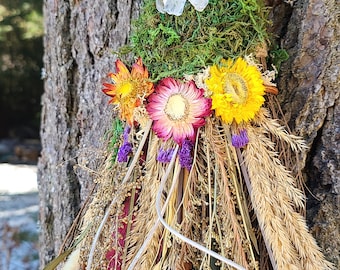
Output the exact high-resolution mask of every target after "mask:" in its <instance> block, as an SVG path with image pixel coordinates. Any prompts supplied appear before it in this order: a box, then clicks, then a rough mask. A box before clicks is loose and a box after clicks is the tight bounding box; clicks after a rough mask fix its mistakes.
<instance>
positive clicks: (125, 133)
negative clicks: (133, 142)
mask: <svg viewBox="0 0 340 270" xmlns="http://www.w3.org/2000/svg"><path fill="white" fill-rule="evenodd" d="M130 130H131V128H130V126H129V125H127V126H126V127H125V128H124V133H123V140H124V142H127V141H128V140H129V133H130Z"/></svg>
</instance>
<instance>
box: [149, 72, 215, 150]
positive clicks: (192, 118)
mask: <svg viewBox="0 0 340 270" xmlns="http://www.w3.org/2000/svg"><path fill="white" fill-rule="evenodd" d="M203 94H204V90H203V89H199V88H197V87H196V85H195V83H194V82H193V81H190V82H186V83H182V82H180V81H176V80H175V79H173V78H165V79H163V80H161V81H160V82H159V84H158V85H157V87H156V89H155V92H154V93H153V94H151V95H150V97H149V99H148V101H149V102H148V105H147V107H146V109H147V111H148V113H149V115H150V118H151V119H152V120H153V121H154V123H153V130H154V131H155V133H156V134H157V136H158V137H160V138H162V139H163V140H168V139H169V138H170V137H172V138H173V139H174V141H175V142H176V143H178V144H180V145H181V144H182V142H183V141H184V140H185V139H189V140H191V141H194V140H195V134H196V131H197V128H199V127H201V126H203V125H204V124H205V119H204V117H206V116H208V115H209V114H210V113H211V110H210V108H211V99H209V98H206V97H204V96H203Z"/></svg>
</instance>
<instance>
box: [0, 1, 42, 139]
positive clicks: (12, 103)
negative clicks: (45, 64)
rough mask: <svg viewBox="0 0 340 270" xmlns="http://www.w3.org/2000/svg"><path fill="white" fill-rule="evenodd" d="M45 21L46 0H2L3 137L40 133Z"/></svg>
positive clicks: (0, 91)
mask: <svg viewBox="0 0 340 270" xmlns="http://www.w3.org/2000/svg"><path fill="white" fill-rule="evenodd" d="M42 22H43V16H42V0H1V3H0V126H1V128H0V138H4V137H20V138H37V137H38V134H39V126H40V110H41V106H40V97H41V94H42V92H43V81H42V80H41V68H42V56H43V45H42V36H43V23H42Z"/></svg>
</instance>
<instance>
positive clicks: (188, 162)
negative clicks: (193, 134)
mask: <svg viewBox="0 0 340 270" xmlns="http://www.w3.org/2000/svg"><path fill="white" fill-rule="evenodd" d="M193 147H194V144H193V142H192V141H191V140H188V139H186V140H184V142H183V143H182V146H181V148H180V149H179V153H178V155H179V163H180V164H181V166H182V167H183V168H186V169H188V170H189V171H190V169H191V166H192V163H193V157H192V149H193Z"/></svg>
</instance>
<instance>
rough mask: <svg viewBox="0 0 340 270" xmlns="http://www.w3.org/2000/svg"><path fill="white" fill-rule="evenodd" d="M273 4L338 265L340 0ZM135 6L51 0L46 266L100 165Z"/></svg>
mask: <svg viewBox="0 0 340 270" xmlns="http://www.w3.org/2000/svg"><path fill="white" fill-rule="evenodd" d="M272 2H274V7H273V14H274V16H273V20H274V24H273V28H272V31H273V32H275V33H276V34H277V35H278V41H279V42H281V43H282V45H283V47H284V48H285V49H286V50H287V51H288V53H289V55H290V58H289V60H288V61H287V62H285V63H284V64H283V65H282V70H281V72H280V76H279V89H280V90H281V93H280V96H279V98H280V101H281V104H282V106H283V109H284V112H285V115H286V117H287V120H288V122H289V124H290V126H291V128H292V130H293V131H294V132H295V133H297V134H299V135H301V136H303V137H304V138H305V139H306V140H307V143H308V145H309V146H310V149H309V151H307V152H306V153H304V154H303V155H302V156H301V159H300V161H299V165H300V166H302V167H303V168H305V174H306V179H307V186H308V188H309V190H310V191H311V193H312V194H313V196H312V195H310V194H309V193H308V194H309V195H308V201H307V206H308V209H307V210H308V212H307V214H308V221H309V224H310V226H311V231H312V233H313V234H314V236H315V237H316V239H317V241H318V243H319V245H320V246H321V248H322V250H323V252H324V254H325V255H326V256H327V258H328V259H330V260H331V261H333V262H334V263H336V264H337V265H339V249H340V237H339V228H338V226H339V225H338V224H340V220H339V218H340V213H339V202H340V199H339V198H340V195H339V192H340V175H339V151H340V150H339V147H338V145H337V144H338V141H339V119H340V115H339V114H340V112H339V106H338V105H339V91H338V86H339V66H340V59H339V57H340V54H339V40H340V37H339V27H336V24H337V23H339V17H338V16H339V14H340V12H339V6H340V5H339V1H338V0H326V1H317V0H301V1H297V2H296V3H295V5H294V7H293V8H291V7H290V6H289V5H287V4H286V3H283V2H282V1H272ZM139 4H140V1H135V0H115V1H111V0H102V1H92V0H69V1H66V0H64V1H63V0H45V3H44V15H45V39H44V46H45V56H44V65H45V73H46V76H45V93H44V95H43V98H42V105H43V109H42V124H41V142H42V148H43V150H42V154H41V158H40V160H39V164H38V171H39V173H38V183H39V192H40V201H41V203H40V213H41V216H40V223H41V235H40V246H41V248H40V262H41V267H43V266H44V265H45V264H46V263H47V262H49V261H50V260H51V259H52V258H53V257H55V256H56V255H57V254H58V251H59V249H60V247H61V245H62V242H63V240H64V238H65V235H66V233H67V231H68V229H69V227H70V225H71V224H72V221H73V220H74V218H75V216H76V214H77V212H78V211H79V209H80V206H81V204H82V202H83V201H84V199H85V198H86V196H87V195H88V193H89V190H90V188H91V183H92V181H91V179H92V178H93V177H92V173H91V170H94V171H95V170H96V168H97V167H98V164H99V163H100V162H101V157H100V156H98V149H102V146H103V140H102V138H103V137H104V135H105V132H106V131H107V130H108V129H109V128H110V125H111V121H112V117H113V115H112V113H111V111H110V107H109V106H107V100H108V99H107V97H105V96H104V95H103V94H102V93H101V91H100V90H101V88H102V86H101V84H102V81H103V79H104V77H105V74H107V73H108V72H109V71H114V65H113V64H114V61H115V59H116V58H115V56H114V55H113V54H112V52H113V51H117V50H118V48H119V47H120V46H122V45H124V44H126V43H127V41H128V34H129V31H130V23H131V18H134V17H135V16H136V15H137V13H138V10H139Z"/></svg>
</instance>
